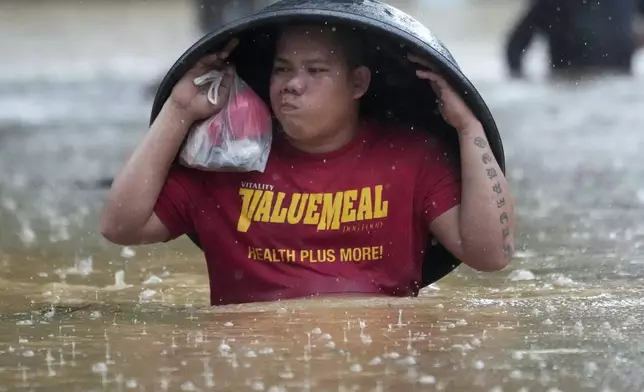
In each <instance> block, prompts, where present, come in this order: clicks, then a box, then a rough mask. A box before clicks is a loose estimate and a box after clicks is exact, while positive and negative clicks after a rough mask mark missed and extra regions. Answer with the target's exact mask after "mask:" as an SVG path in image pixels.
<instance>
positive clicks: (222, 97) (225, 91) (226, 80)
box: [217, 66, 235, 103]
mask: <svg viewBox="0 0 644 392" xmlns="http://www.w3.org/2000/svg"><path fill="white" fill-rule="evenodd" d="M234 78H235V69H234V68H233V67H232V66H229V67H226V71H225V73H224V76H223V78H222V79H221V83H220V84H219V92H218V95H219V97H218V99H217V102H222V103H225V102H226V100H227V99H228V95H229V94H230V89H231V88H232V85H233V80H234Z"/></svg>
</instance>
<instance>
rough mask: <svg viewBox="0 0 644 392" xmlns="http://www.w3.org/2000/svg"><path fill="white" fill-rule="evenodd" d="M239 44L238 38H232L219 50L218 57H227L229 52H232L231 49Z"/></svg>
mask: <svg viewBox="0 0 644 392" xmlns="http://www.w3.org/2000/svg"><path fill="white" fill-rule="evenodd" d="M237 45H239V39H238V38H233V39H231V40H230V41H228V43H227V44H226V46H224V48H223V49H222V50H221V51H220V52H219V57H220V58H222V59H225V58H228V56H230V54H231V53H232V51H233V50H235V48H236V47H237Z"/></svg>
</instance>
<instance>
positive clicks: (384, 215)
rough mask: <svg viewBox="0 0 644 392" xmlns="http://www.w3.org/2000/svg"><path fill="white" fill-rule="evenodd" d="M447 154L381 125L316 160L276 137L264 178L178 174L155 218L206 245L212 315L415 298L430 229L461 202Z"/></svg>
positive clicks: (452, 159)
mask: <svg viewBox="0 0 644 392" xmlns="http://www.w3.org/2000/svg"><path fill="white" fill-rule="evenodd" d="M448 151H451V150H448V149H446V148H445V146H444V145H443V144H442V143H441V142H439V141H438V140H434V139H433V138H432V137H431V136H430V135H429V134H428V133H427V132H424V131H421V130H407V129H396V130H393V129H386V128H385V127H384V126H374V125H373V124H371V125H369V126H363V127H362V128H361V129H360V131H359V133H358V135H357V137H356V138H354V139H353V141H352V142H350V143H349V144H347V145H346V146H344V147H343V148H342V149H340V150H337V151H334V152H331V153H326V154H315V155H311V154H307V153H304V152H302V151H299V150H296V149H295V148H293V147H292V146H291V145H290V144H289V143H288V142H287V141H286V140H285V139H284V138H283V137H282V136H280V135H279V134H278V133H277V132H276V133H275V134H274V140H273V145H272V148H271V153H270V158H269V160H268V164H267V166H266V170H265V171H264V173H260V172H246V173H230V172H229V173H221V172H205V171H199V170H194V169H188V168H185V167H180V166H175V167H173V168H172V169H171V171H170V173H169V175H168V179H167V181H166V184H165V186H164V188H163V190H162V192H161V195H160V196H159V199H158V202H157V205H156V208H155V212H156V214H157V216H158V217H159V219H160V220H161V221H162V222H163V223H164V224H165V225H166V226H167V228H168V229H169V231H170V233H171V239H174V238H176V237H178V236H180V235H182V234H192V235H194V236H196V237H197V238H198V240H199V241H200V243H201V246H202V247H203V251H204V252H205V256H206V262H207V267H208V274H209V278H210V299H211V303H212V304H213V305H223V304H231V303H244V302H259V301H272V300H278V299H288V298H297V297H305V296H310V295H316V294H333V293H361V294H380V295H390V296H415V295H417V294H418V287H419V284H420V280H421V267H422V263H423V259H424V252H425V250H426V247H427V244H428V241H429V240H430V239H431V238H430V236H431V235H430V233H429V223H430V222H431V221H432V220H433V219H434V218H436V217H438V216H439V215H441V214H442V213H444V212H445V211H447V210H449V209H450V208H452V207H454V206H456V205H458V204H459V203H460V193H461V192H460V191H461V188H460V174H459V173H460V171H459V169H458V167H459V162H458V159H457V158H456V155H452V154H451V153H450V152H448Z"/></svg>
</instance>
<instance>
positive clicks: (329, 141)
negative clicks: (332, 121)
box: [287, 118, 358, 154]
mask: <svg viewBox="0 0 644 392" xmlns="http://www.w3.org/2000/svg"><path fill="white" fill-rule="evenodd" d="M357 132H358V119H357V118H356V119H352V120H351V121H349V122H347V123H345V124H344V125H343V126H341V127H338V128H336V129H334V132H329V133H328V134H327V135H325V136H323V137H320V138H319V139H315V140H306V141H301V140H293V139H290V138H289V137H288V136H287V140H288V141H289V143H290V144H291V145H292V146H293V147H295V148H296V149H298V150H300V151H303V152H305V153H308V154H325V153H328V152H333V151H336V150H339V149H341V148H342V147H344V146H346V145H347V144H349V143H350V142H351V140H353V138H354V137H355V135H356V133H357Z"/></svg>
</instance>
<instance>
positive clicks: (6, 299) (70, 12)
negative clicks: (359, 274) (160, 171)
mask: <svg viewBox="0 0 644 392" xmlns="http://www.w3.org/2000/svg"><path fill="white" fill-rule="evenodd" d="M428 3H429V2H427V3H425V2H422V1H399V2H398V4H399V5H400V6H401V7H402V8H403V9H405V10H407V11H409V12H411V13H412V14H414V15H415V16H416V17H417V18H418V19H420V20H421V21H423V22H425V23H427V24H428V25H429V26H430V27H431V28H432V29H433V30H434V31H435V32H437V33H438V34H439V37H440V38H441V39H442V40H443V41H444V42H445V43H446V44H447V46H448V47H450V49H452V51H453V52H454V54H455V56H456V58H457V60H458V61H459V62H460V63H461V65H462V66H463V68H464V69H465V70H466V73H467V74H468V75H470V76H471V77H472V79H473V81H474V83H475V84H476V85H477V87H478V88H479V89H480V91H481V93H482V94H483V96H484V97H485V99H486V100H487V102H488V104H489V106H490V107H491V109H492V111H493V112H494V114H495V116H496V118H497V121H498V123H499V127H500V130H501V133H502V136H503V140H504V145H505V149H506V154H507V166H508V175H509V178H510V180H511V183H512V185H513V187H514V192H515V194H516V198H517V203H518V205H517V212H518V214H519V229H520V235H519V237H518V239H517V244H518V248H519V250H518V252H517V255H516V259H515V260H514V261H513V263H512V264H511V266H510V267H508V268H507V269H506V270H505V271H502V272H498V273H493V274H480V273H476V272H473V271H472V270H470V269H468V268H466V267H460V268H459V269H458V270H457V271H456V272H455V273H453V274H452V275H450V276H449V277H447V278H445V279H444V280H441V281H440V282H438V283H437V284H435V285H434V286H432V287H431V288H428V289H427V290H425V291H424V292H423V293H422V295H421V296H420V297H419V298H414V299H342V300H340V299H333V300H325V301H319V300H311V301H307V300H296V301H284V302H278V303H270V304H252V305H242V306H228V307H218V308H209V306H208V282H207V277H206V271H205V264H204V261H203V258H202V256H201V255H200V254H199V252H198V250H197V249H196V248H195V247H194V246H192V245H191V244H190V243H189V242H188V241H187V240H186V239H180V240H178V241H175V242H173V243H171V244H167V245H156V246H145V247H139V248H136V249H131V248H121V247H118V246H114V245H110V244H108V243H106V242H105V241H104V240H103V239H102V238H101V237H100V235H99V234H98V233H97V215H98V210H99V208H100V206H101V204H102V202H103V198H104V195H105V190H103V189H100V187H98V188H97V187H96V186H95V185H96V183H100V182H101V181H102V180H103V179H105V178H109V177H110V176H112V175H113V174H114V173H115V171H116V170H117V169H118V168H119V166H120V164H121V163H122V162H123V159H124V157H125V156H126V155H127V154H128V152H129V151H131V149H132V148H133V146H134V145H135V143H136V142H137V141H138V140H139V139H140V137H141V135H142V134H143V133H144V132H145V131H146V122H147V117H148V115H149V110H150V105H151V101H150V97H148V96H146V95H145V94H143V91H144V90H145V88H146V86H148V85H149V84H150V83H152V82H154V81H155V80H156V78H158V77H159V76H160V75H162V74H163V73H164V72H165V70H166V69H167V67H168V66H169V65H171V63H172V62H173V61H174V59H175V58H176V57H177V56H178V55H179V54H180V53H181V52H182V51H183V50H184V49H185V48H187V47H188V45H190V44H191V43H192V42H193V41H194V39H195V38H196V33H195V31H194V28H193V26H192V25H191V19H190V17H191V14H190V9H189V8H187V6H186V4H185V3H184V2H181V1H158V2H143V1H141V2H116V1H115V2H91V1H85V2H72V1H68V2H64V1H48V2H31V1H9V2H3V4H2V5H0V33H1V34H0V50H1V52H0V53H2V61H1V62H0V151H1V153H0V168H1V170H0V312H1V313H0V391H126V390H139V391H206V390H234V391H271V392H277V391H327V390H328V391H486V392H487V391H494V392H500V391H550V392H555V391H565V392H570V391H641V390H644V356H643V355H642V354H643V353H644V338H643V336H644V328H643V327H642V325H644V324H643V323H644V299H643V298H644V288H643V287H642V284H641V282H642V278H644V165H642V159H641V156H640V152H639V151H642V150H643V149H644V132H642V130H643V128H642V127H643V125H642V124H643V123H644V112H642V110H641V108H642V107H644V76H643V75H644V72H642V68H643V67H642V59H641V58H640V59H638V61H639V62H638V67H637V68H638V76H636V77H634V78H629V79H619V78H610V79H608V78H607V79H602V80H595V81H589V82H585V83H580V84H575V83H563V82H549V81H547V80H545V79H544V78H543V66H542V65H540V63H539V61H538V60H539V59H540V58H541V57H542V56H543V50H542V47H540V46H537V48H536V50H535V52H533V53H531V54H530V55H529V61H530V72H531V74H532V75H533V77H532V78H531V79H530V80H529V81H523V82H517V81H509V80H507V79H506V78H505V75H504V74H503V67H502V63H501V60H500V52H499V50H500V47H499V44H500V43H502V39H503V32H504V30H505V29H506V28H507V27H508V26H509V24H511V23H512V17H513V15H514V13H515V12H516V10H517V8H518V5H516V4H513V3H512V2H509V1H488V2H477V1H459V2H456V1H453V2H451V3H450V2H448V1H443V2H433V3H432V4H433V5H432V6H428V5H427V4H428ZM153 4H154V5H153Z"/></svg>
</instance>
